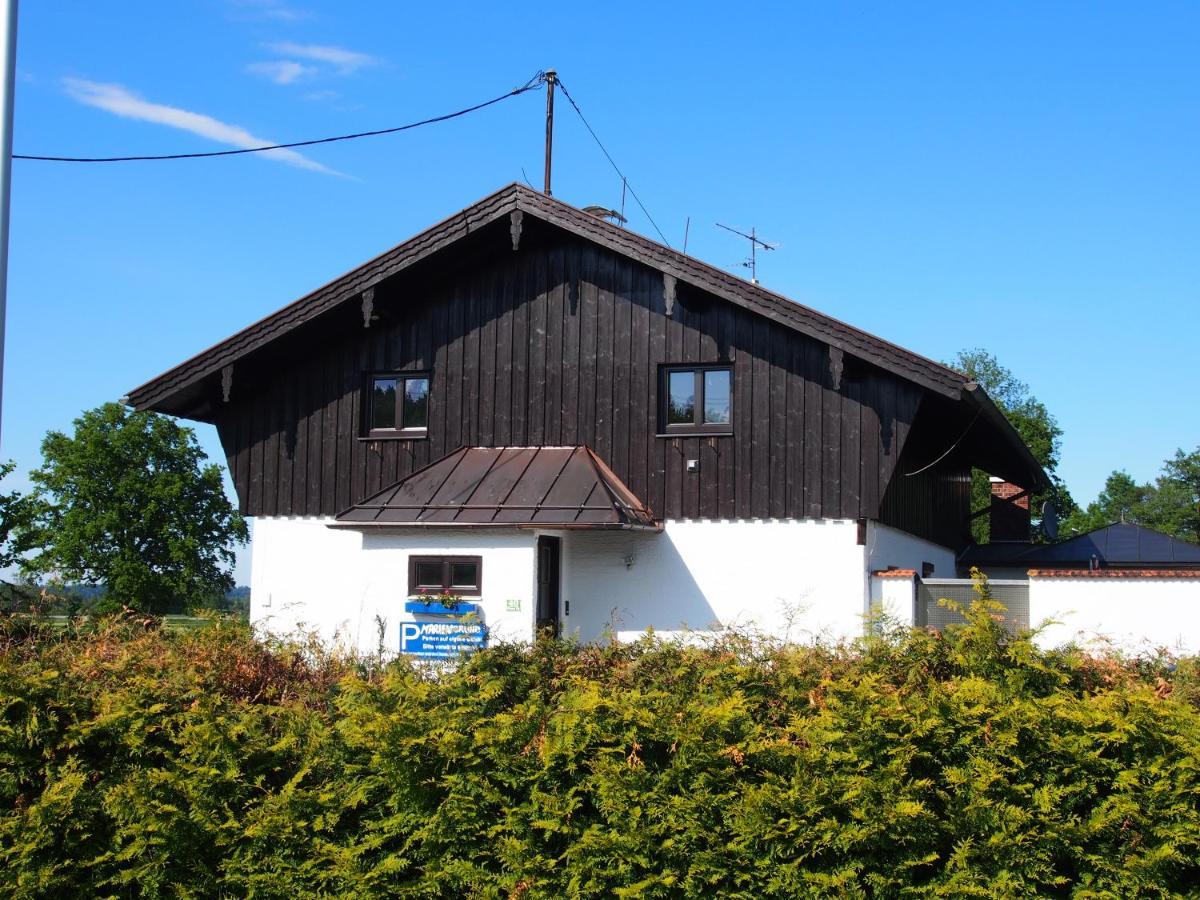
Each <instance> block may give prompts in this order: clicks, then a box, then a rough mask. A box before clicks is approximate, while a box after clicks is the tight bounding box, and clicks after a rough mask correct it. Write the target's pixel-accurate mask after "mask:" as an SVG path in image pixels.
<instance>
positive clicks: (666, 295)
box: [663, 272, 676, 318]
mask: <svg viewBox="0 0 1200 900" xmlns="http://www.w3.org/2000/svg"><path fill="white" fill-rule="evenodd" d="M675 286H676V280H675V276H674V275H668V274H667V273H666V272H663V302H664V303H665V304H666V308H667V317H668V318H670V317H671V316H672V315H673V314H674V313H675Z"/></svg>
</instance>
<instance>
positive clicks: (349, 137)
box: [13, 71, 565, 163]
mask: <svg viewBox="0 0 1200 900" xmlns="http://www.w3.org/2000/svg"><path fill="white" fill-rule="evenodd" d="M545 80H546V76H545V74H544V73H543V72H541V71H539V72H537V73H536V74H535V75H534V76H533V77H532V78H530V79H529V81H527V82H525V84H523V85H521V87H518V88H513V89H512V90H511V91H508V92H507V93H504V94H501V95H500V96H499V97H493V98H492V99H491V100H486V101H484V102H483V103H476V104H475V105H474V106H468V107H467V108H466V109H460V110H458V111H457V112H452V113H446V114H445V115H441V116H434V117H433V118H431V119H422V120H421V121H419V122H410V123H409V124H407V125H397V126H395V127H393V128H379V129H377V130H375V131H359V132H357V133H355V134H339V135H337V136H336V137H324V138H314V139H313V140H310V141H291V142H290V143H287V144H271V145H269V146H266V147H245V148H242V149H238V150H211V151H208V152H205V153H167V154H162V155H159V156H34V155H30V154H23V153H14V154H13V159H30V160H36V161H39V162H70V163H108V162H145V161H150V160H164V159H204V158H207V157H213V156H239V155H241V154H243V153H263V152H265V151H267V150H290V149H292V148H293V147H312V146H314V145H316V144H332V143H335V142H337V141H353V140H356V139H358V138H365V137H377V136H378V135H381V134H396V133H397V132H401V131H408V130H409V129H412V128H420V127H421V126H422V125H433V124H435V123H437V122H446V121H449V120H450V119H457V118H458V117H459V116H465V115H467V114H468V113H473V112H475V111H477V110H480V109H483V108H484V107H487V106H492V105H493V104H496V103H499V102H501V101H502V100H507V99H508V98H509V97H516V96H518V95H520V94H524V93H525V92H526V91H532V90H534V89H535V88H538V87H540V86H541V85H542V84H544V83H545ZM564 93H565V91H564Z"/></svg>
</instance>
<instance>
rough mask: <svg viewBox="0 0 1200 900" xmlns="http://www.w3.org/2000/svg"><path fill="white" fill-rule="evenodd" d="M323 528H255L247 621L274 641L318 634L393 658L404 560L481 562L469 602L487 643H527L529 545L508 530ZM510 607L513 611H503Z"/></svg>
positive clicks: (295, 523)
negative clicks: (479, 582) (476, 608)
mask: <svg viewBox="0 0 1200 900" xmlns="http://www.w3.org/2000/svg"><path fill="white" fill-rule="evenodd" d="M328 521H329V520H328V519H316V518H270V517H263V516H260V517H258V518H257V519H256V520H255V523H254V556H253V561H252V563H251V575H250V603H251V606H250V619H251V622H252V623H254V624H255V625H258V626H261V627H263V628H266V629H268V630H269V631H271V632H272V633H274V634H279V635H288V634H295V633H307V632H309V631H315V632H317V633H318V634H319V635H320V636H321V637H322V639H324V640H325V641H328V642H341V643H342V644H343V645H345V646H348V647H353V648H356V649H358V650H360V651H362V652H364V653H372V652H374V651H375V650H376V649H377V648H378V646H379V624H378V622H377V620H376V617H379V620H380V621H382V623H383V646H384V648H385V649H386V650H389V651H393V652H394V651H397V650H398V649H399V643H400V627H399V623H400V622H401V621H411V620H412V619H413V616H412V615H411V614H407V613H405V611H404V602H405V600H407V599H408V557H409V555H410V554H419V555H430V556H438V555H470V556H482V557H483V594H482V596H481V597H479V598H475V597H471V598H468V599H470V600H471V602H477V603H479V605H480V608H481V611H482V618H483V621H484V624H485V625H486V626H487V628H488V632H489V635H490V637H491V639H492V640H493V641H495V640H528V639H529V637H530V636H531V635H532V633H533V617H534V596H535V594H534V592H535V589H536V585H535V552H536V551H535V548H536V544H537V535H536V534H535V533H533V532H531V531H518V530H516V529H474V530H470V529H461V530H450V529H446V530H442V529H436V530H435V529H409V530H408V531H391V530H389V531H378V532H376V531H371V532H361V531H355V530H350V529H341V528H328V527H326V523H327V522H328ZM509 601H514V603H515V605H517V606H518V607H519V608H518V609H516V610H510V609H509V608H508V607H509Z"/></svg>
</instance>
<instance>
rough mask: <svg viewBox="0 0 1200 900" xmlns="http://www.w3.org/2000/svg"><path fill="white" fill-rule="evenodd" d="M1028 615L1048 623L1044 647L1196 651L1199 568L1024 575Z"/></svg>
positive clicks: (1199, 628) (1033, 620)
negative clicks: (1187, 573) (1159, 574)
mask: <svg viewBox="0 0 1200 900" xmlns="http://www.w3.org/2000/svg"><path fill="white" fill-rule="evenodd" d="M1029 618H1030V622H1031V623H1032V624H1033V625H1034V626H1036V625H1037V624H1038V623H1040V622H1044V621H1046V620H1049V619H1054V620H1058V621H1059V622H1060V623H1061V624H1056V625H1051V626H1049V627H1048V628H1046V630H1045V631H1043V632H1042V634H1041V635H1040V636H1039V638H1038V641H1039V643H1040V644H1042V645H1043V646H1046V647H1055V646H1059V645H1061V644H1066V643H1070V642H1073V641H1074V642H1079V643H1082V644H1091V645H1093V646H1104V645H1109V646H1114V647H1116V648H1118V649H1121V650H1124V651H1126V652H1131V653H1137V652H1145V651H1153V650H1154V649H1155V648H1158V647H1165V648H1167V649H1168V650H1171V651H1172V652H1179V653H1192V654H1194V653H1200V573H1198V574H1197V576H1196V577H1190V578H1188V577H1185V578H1153V577H1145V576H1128V577H1114V576H1112V575H1110V574H1105V575H1103V576H1095V575H1093V576H1079V577H1073V578H1061V577H1044V576H1030V579H1029Z"/></svg>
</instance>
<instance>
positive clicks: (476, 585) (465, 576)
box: [408, 556, 483, 597]
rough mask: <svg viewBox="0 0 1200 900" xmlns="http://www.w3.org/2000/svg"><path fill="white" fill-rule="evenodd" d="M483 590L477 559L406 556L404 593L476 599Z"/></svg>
mask: <svg viewBox="0 0 1200 900" xmlns="http://www.w3.org/2000/svg"><path fill="white" fill-rule="evenodd" d="M482 586H483V557H481V556H410V557H409V558H408V593H409V594H410V595H414V596H415V595H417V594H442V593H445V594H461V595H463V596H472V597H477V596H479V592H480V590H481V589H482Z"/></svg>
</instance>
